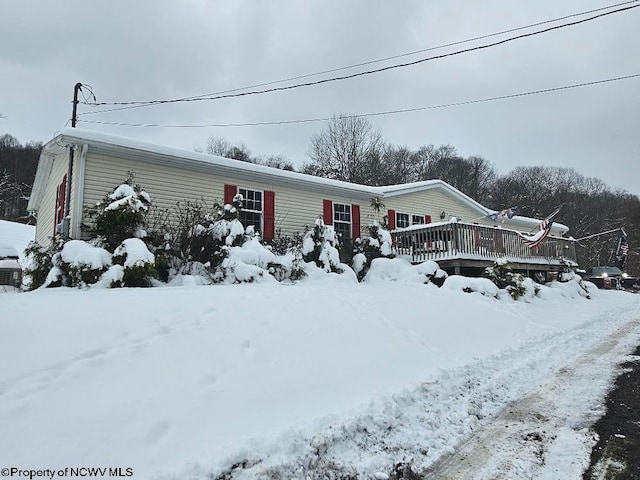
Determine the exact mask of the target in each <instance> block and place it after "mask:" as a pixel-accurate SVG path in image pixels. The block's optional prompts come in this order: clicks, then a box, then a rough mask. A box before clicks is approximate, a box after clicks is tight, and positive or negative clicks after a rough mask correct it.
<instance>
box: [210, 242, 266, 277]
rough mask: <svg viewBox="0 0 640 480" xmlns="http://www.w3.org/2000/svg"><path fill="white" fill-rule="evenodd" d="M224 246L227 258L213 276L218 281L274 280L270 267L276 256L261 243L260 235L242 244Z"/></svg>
mask: <svg viewBox="0 0 640 480" xmlns="http://www.w3.org/2000/svg"><path fill="white" fill-rule="evenodd" d="M223 248H224V250H225V251H226V252H225V258H224V260H223V261H222V263H221V264H220V266H219V267H218V268H217V269H216V270H215V272H214V273H213V277H212V278H213V280H214V281H215V282H216V283H251V282H257V281H261V280H267V281H268V280H272V281H273V277H272V276H271V275H269V271H268V269H269V265H270V264H272V263H274V262H275V260H276V256H275V255H274V254H273V252H271V251H270V250H268V249H267V248H266V247H265V246H264V245H262V244H261V243H260V240H259V237H258V236H254V237H253V238H251V239H249V240H247V241H246V242H245V243H244V244H242V246H236V247H227V246H225V247H223Z"/></svg>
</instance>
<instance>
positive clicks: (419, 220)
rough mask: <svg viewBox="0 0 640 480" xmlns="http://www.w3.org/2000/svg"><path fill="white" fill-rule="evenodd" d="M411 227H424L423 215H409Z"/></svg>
mask: <svg viewBox="0 0 640 480" xmlns="http://www.w3.org/2000/svg"><path fill="white" fill-rule="evenodd" d="M411 225H424V215H411Z"/></svg>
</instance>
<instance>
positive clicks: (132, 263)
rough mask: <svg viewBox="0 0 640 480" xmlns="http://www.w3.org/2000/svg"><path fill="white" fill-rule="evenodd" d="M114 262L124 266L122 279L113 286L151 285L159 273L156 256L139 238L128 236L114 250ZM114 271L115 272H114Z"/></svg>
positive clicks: (115, 281)
mask: <svg viewBox="0 0 640 480" xmlns="http://www.w3.org/2000/svg"><path fill="white" fill-rule="evenodd" d="M113 263H115V264H117V265H120V266H122V267H123V272H122V279H121V280H120V281H117V280H116V279H115V278H114V281H113V284H112V285H111V286H114V287H117V286H125V287H150V286H151V279H152V278H155V277H156V275H157V272H156V269H155V257H154V255H153V253H151V252H150V251H149V249H148V248H147V246H146V245H145V243H144V242H143V241H142V240H140V239H139V238H127V239H126V240H124V241H123V242H122V243H121V244H120V245H118V248H116V249H115V251H114V252H113ZM112 273H113V272H112Z"/></svg>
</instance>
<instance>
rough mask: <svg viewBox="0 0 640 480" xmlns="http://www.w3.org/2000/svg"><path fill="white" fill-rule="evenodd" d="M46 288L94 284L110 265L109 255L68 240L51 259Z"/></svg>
mask: <svg viewBox="0 0 640 480" xmlns="http://www.w3.org/2000/svg"><path fill="white" fill-rule="evenodd" d="M52 264H53V266H52V268H51V270H50V271H49V274H48V275H47V278H46V280H45V282H44V285H45V286H46V287H61V286H62V287H80V288H83V287H86V286H88V285H93V284H94V283H96V282H97V281H98V280H99V279H100V277H101V276H102V274H104V273H105V272H106V271H107V270H108V269H109V267H110V266H111V264H112V261H111V254H110V253H109V252H108V251H106V250H105V249H104V248H100V247H95V246H93V245H91V244H89V243H87V242H84V241H82V240H69V241H68V242H67V243H65V244H64V246H63V247H62V250H61V251H60V252H58V253H56V254H54V255H53V257H52Z"/></svg>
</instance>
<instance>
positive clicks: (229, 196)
mask: <svg viewBox="0 0 640 480" xmlns="http://www.w3.org/2000/svg"><path fill="white" fill-rule="evenodd" d="M237 192H238V187H236V186H235V185H225V186H224V203H225V204H226V203H228V204H232V203H233V197H235V196H236V193H237Z"/></svg>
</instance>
